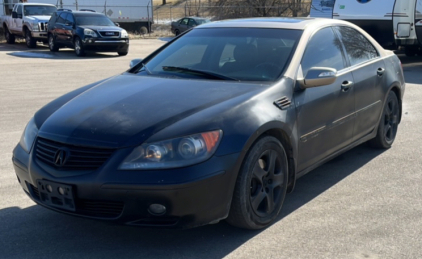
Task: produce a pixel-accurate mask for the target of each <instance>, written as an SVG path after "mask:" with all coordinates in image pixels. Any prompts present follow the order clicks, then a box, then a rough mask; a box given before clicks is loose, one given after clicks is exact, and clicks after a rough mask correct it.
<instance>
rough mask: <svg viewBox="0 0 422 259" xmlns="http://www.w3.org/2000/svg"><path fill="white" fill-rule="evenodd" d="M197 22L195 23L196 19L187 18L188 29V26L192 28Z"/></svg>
mask: <svg viewBox="0 0 422 259" xmlns="http://www.w3.org/2000/svg"><path fill="white" fill-rule="evenodd" d="M197 25H198V24H197V23H196V21H195V20H194V19H189V22H188V28H189V29H190V28H193V27H195V26H197Z"/></svg>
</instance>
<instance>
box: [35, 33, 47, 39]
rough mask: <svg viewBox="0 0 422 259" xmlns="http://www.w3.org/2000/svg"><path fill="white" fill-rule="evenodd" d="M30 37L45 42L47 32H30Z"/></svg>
mask: <svg viewBox="0 0 422 259" xmlns="http://www.w3.org/2000/svg"><path fill="white" fill-rule="evenodd" d="M31 35H32V37H33V38H34V39H37V40H47V32H46V31H36V32H34V31H33V32H31Z"/></svg>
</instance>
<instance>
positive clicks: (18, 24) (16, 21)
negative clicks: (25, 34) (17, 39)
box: [12, 5, 23, 34]
mask: <svg viewBox="0 0 422 259" xmlns="http://www.w3.org/2000/svg"><path fill="white" fill-rule="evenodd" d="M16 13H17V15H18V17H17V18H13V19H12V20H13V21H12V23H13V29H12V30H13V31H14V33H16V34H22V20H23V9H22V5H18V6H17V8H16Z"/></svg>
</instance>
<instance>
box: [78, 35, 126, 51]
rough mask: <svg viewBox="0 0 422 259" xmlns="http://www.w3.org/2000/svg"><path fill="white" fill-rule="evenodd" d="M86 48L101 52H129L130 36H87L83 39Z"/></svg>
mask: <svg viewBox="0 0 422 259" xmlns="http://www.w3.org/2000/svg"><path fill="white" fill-rule="evenodd" d="M82 43H83V46H84V48H85V50H88V51H101V52H128V51H129V39H128V38H113V39H106V38H91V37H85V39H84V40H83V41H82Z"/></svg>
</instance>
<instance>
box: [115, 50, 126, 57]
mask: <svg viewBox="0 0 422 259" xmlns="http://www.w3.org/2000/svg"><path fill="white" fill-rule="evenodd" d="M127 53H128V52H127V51H126V52H117V54H119V56H126V55H127Z"/></svg>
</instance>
